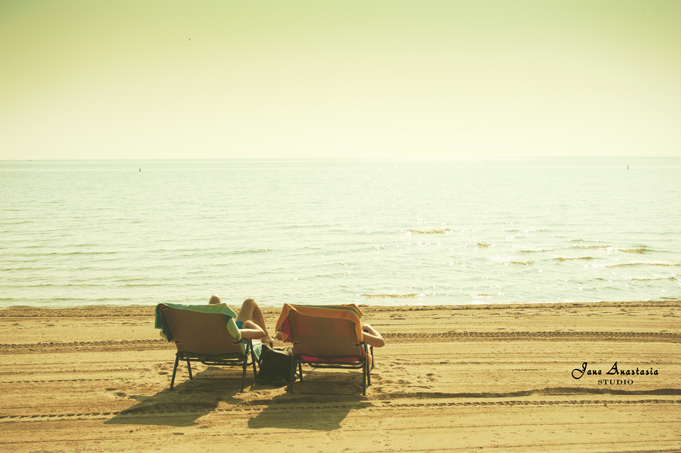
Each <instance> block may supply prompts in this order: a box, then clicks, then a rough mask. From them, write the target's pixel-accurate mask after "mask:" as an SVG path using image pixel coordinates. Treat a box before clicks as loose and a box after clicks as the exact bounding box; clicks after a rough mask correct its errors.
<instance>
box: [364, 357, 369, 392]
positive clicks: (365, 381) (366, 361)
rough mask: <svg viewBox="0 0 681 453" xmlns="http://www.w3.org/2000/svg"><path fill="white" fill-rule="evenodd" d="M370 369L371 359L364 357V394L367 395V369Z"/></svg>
mask: <svg viewBox="0 0 681 453" xmlns="http://www.w3.org/2000/svg"><path fill="white" fill-rule="evenodd" d="M368 369H369V361H368V360H367V358H366V357H365V358H364V366H362V395H363V396H366V395H367V370H368Z"/></svg>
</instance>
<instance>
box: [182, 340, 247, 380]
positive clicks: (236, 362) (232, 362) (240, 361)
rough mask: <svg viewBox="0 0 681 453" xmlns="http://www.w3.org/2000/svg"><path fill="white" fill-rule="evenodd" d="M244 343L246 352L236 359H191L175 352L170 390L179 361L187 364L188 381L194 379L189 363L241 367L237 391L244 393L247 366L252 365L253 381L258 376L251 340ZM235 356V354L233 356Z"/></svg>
mask: <svg viewBox="0 0 681 453" xmlns="http://www.w3.org/2000/svg"><path fill="white" fill-rule="evenodd" d="M244 341H245V342H246V352H245V353H244V354H240V355H239V356H237V357H234V358H226V359H211V358H210V356H208V358H198V357H193V356H192V354H190V353H186V352H181V351H177V352H176V353H175V366H174V367H173V377H172V378H171V380H170V390H172V389H173V387H174V384H175V374H176V373H177V367H178V365H179V363H180V360H183V361H185V362H187V370H188V371H189V379H190V380H191V379H194V376H193V375H192V366H191V362H201V363H203V364H204V365H208V366H211V365H212V366H241V367H242V373H241V388H240V389H239V392H243V391H244V387H245V383H246V370H247V369H248V366H249V365H253V380H254V381H255V378H256V376H257V375H258V370H257V369H256V366H255V364H256V362H257V359H256V357H255V351H254V350H253V340H250V339H249V340H244ZM235 355H236V354H235ZM249 356H250V359H251V360H250V362H249V360H248V359H249Z"/></svg>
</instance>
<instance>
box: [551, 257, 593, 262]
mask: <svg viewBox="0 0 681 453" xmlns="http://www.w3.org/2000/svg"><path fill="white" fill-rule="evenodd" d="M553 259H554V260H556V261H591V260H595V259H596V258H594V257H593V256H557V257H555V258H553Z"/></svg>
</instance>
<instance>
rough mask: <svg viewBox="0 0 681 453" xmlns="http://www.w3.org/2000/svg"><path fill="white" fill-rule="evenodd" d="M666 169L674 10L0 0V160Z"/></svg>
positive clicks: (590, 0)
mask: <svg viewBox="0 0 681 453" xmlns="http://www.w3.org/2000/svg"><path fill="white" fill-rule="evenodd" d="M680 155H681V1H678V0H649V1H647V0H612V1H610V0H586V1H585V0H551V1H547V0H536V1H535V0H442V1H439V0H418V1H417V0H410V1H403V0H381V1H378V0H342V1H341V0H337V1H335V0H304V1H303V0H262V1H260V0H244V1H233V0H216V1H208V0H203V1H202V0H193V1H189V0H181V1H178V0H162V1H154V0H145V1H140V0H133V1H129V0H116V1H113V0H111V1H90V0H86V1H74V0H62V1H38V0H0V159H187V158H192V159H194V158H201V159H215V158H364V157H367V158H497V157H500V158H504V157H534V156H680Z"/></svg>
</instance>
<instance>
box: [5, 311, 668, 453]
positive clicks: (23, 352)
mask: <svg viewBox="0 0 681 453" xmlns="http://www.w3.org/2000/svg"><path fill="white" fill-rule="evenodd" d="M680 308H681V301H678V300H676V301H640V302H595V303H576V302H575V303H563V304H505V305H491V304H490V305H483V304H480V305H477V304H476V305H465V306H462V305H451V306H391V307H389V306H364V305H363V306H362V310H363V311H364V312H365V315H364V317H363V320H366V322H368V323H370V324H371V325H372V326H374V327H375V328H376V329H377V330H379V331H380V332H381V333H382V334H383V335H384V337H385V338H386V342H387V345H386V347H384V348H380V349H377V350H376V351H375V358H376V368H375V369H374V371H373V372H372V385H371V386H370V387H369V388H368V390H367V396H366V397H362V396H361V374H360V373H359V372H356V371H336V370H314V371H312V370H311V369H310V368H304V376H305V381H304V382H302V383H297V384H296V386H295V389H296V393H294V394H292V395H289V394H287V393H286V392H285V388H283V387H273V386H266V385H258V384H255V385H254V383H253V381H252V374H247V377H246V390H245V392H244V393H239V392H238V383H239V379H240V372H239V371H237V370H234V369H230V368H219V367H209V366H203V365H199V366H197V367H196V369H195V370H194V372H195V377H194V379H193V380H189V378H188V375H187V370H186V367H184V366H183V365H181V366H180V367H179V368H178V374H177V380H176V389H175V390H173V391H172V392H170V391H169V390H168V387H169V383H170V376H171V374H172V368H173V361H174V351H175V348H174V346H173V345H172V344H170V343H167V342H165V341H163V340H161V339H160V338H159V336H158V332H157V331H156V330H155V329H154V328H153V313H154V306H151V305H146V306H139V305H133V306H127V307H117V306H87V307H72V308H35V307H26V308H24V307H22V308H16V307H15V308H6V309H3V310H0V356H2V358H3V360H2V362H1V365H0V386H1V387H2V388H3V392H2V395H1V396H0V432H2V433H3V435H2V436H0V449H2V450H3V451H17V452H24V451H36V450H38V451H43V450H47V451H52V450H63V451H112V452H119V451H120V452H124V451H125V452H127V451H144V452H146V451H157V450H159V449H160V450H161V451H178V452H179V451H186V450H187V449H197V448H198V447H199V446H200V448H201V449H202V450H205V451H208V452H213V451H215V452H217V451H224V448H225V445H231V447H233V448H236V450H239V451H245V450H247V449H248V450H254V449H261V448H262V446H263V445H268V446H274V445H276V446H277V447H276V448H277V449H279V450H284V451H292V450H294V449H295V450H296V451H300V452H302V453H312V452H316V451H319V450H324V451H339V452H340V451H388V450H392V451H424V450H425V451H445V450H446V451H469V450H471V449H482V450H492V449H494V450H496V451H499V450H500V449H501V450H502V451H523V452H540V451H584V452H605V451H650V450H655V451H660V450H677V449H679V448H681V386H680V385H679V384H678V376H679V374H680V373H681V322H679V317H680V316H681V314H680V311H679V309H680ZM263 313H264V315H265V319H266V322H267V325H268V327H270V326H271V328H273V327H274V323H275V321H276V318H277V317H278V315H279V313H280V308H271V307H270V308H267V307H265V308H263ZM275 346H284V344H282V343H277V344H275ZM584 363H587V365H586V367H585V368H583V364H584ZM614 364H617V368H618V371H621V372H626V371H627V370H630V371H631V370H633V371H634V372H635V371H636V369H637V368H639V369H641V370H653V371H657V374H650V375H635V374H633V375H632V374H629V375H627V374H617V375H613V374H610V375H608V374H607V373H608V372H609V371H610V370H612V367H613V365H614ZM580 369H584V373H583V376H581V377H580V379H576V378H575V377H574V376H573V374H572V373H573V372H575V370H580ZM591 373H593V374H591ZM599 373H600V374H599ZM578 374H579V373H577V375H578ZM618 381H619V382H618ZM629 381H631V382H629ZM263 442H265V444H263Z"/></svg>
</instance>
